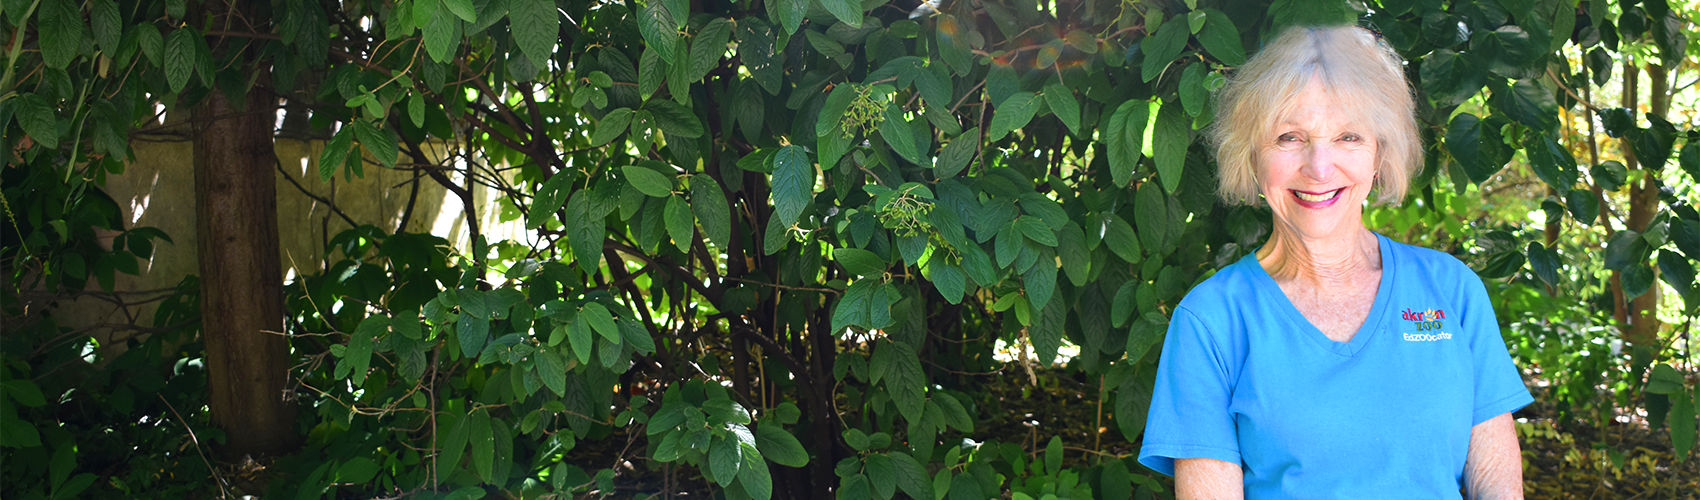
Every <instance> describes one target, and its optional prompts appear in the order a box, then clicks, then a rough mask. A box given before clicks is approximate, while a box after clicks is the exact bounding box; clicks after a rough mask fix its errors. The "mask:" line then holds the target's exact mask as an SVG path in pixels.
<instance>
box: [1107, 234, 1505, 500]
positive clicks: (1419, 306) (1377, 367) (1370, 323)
mask: <svg viewBox="0 0 1700 500" xmlns="http://www.w3.org/2000/svg"><path fill="white" fill-rule="evenodd" d="M1377 238H1378V239H1379V241H1380V242H1381V263H1382V268H1381V269H1382V271H1381V284H1380V288H1379V291H1378V292H1377V293H1376V297H1375V305H1374V306H1373V307H1372V308H1371V309H1370V313H1369V317H1368V318H1367V319H1365V320H1364V324H1363V326H1362V327H1361V328H1360V329H1359V330H1358V332H1357V334H1356V335H1355V336H1353V337H1352V339H1351V341H1350V342H1336V341H1333V340H1330V339H1329V338H1328V337H1326V336H1324V335H1323V334H1322V331H1321V330H1318V329H1317V328H1316V327H1315V326H1314V325H1312V324H1311V323H1310V322H1309V321H1308V320H1306V319H1305V318H1304V316H1303V315H1302V314H1300V313H1299V310H1298V309H1297V308H1295V307H1294V306H1293V304H1292V302H1290V301H1288V300H1287V296H1286V295H1285V294H1283V293H1282V292H1281V289H1280V287H1279V286H1278V285H1276V284H1275V280H1274V279H1273V278H1271V277H1270V276H1269V274H1268V273H1267V272H1265V271H1264V270H1263V266H1262V265H1261V264H1259V263H1258V261H1257V256H1256V254H1255V253H1253V254H1251V255H1246V256H1245V258H1243V259H1240V260H1239V262H1236V263H1234V264H1232V265H1230V266H1228V267H1225V268H1223V269H1222V270H1221V271H1219V272H1217V273H1216V275H1215V276H1212V277H1210V279H1207V280H1205V281H1204V282H1203V283H1201V284H1199V285H1198V286H1197V287H1196V288H1193V290H1192V291H1191V292H1189V293H1188V294H1187V296H1186V298H1185V299H1183V300H1182V301H1181V303H1180V305H1179V306H1178V307H1177V308H1176V309H1175V312H1174V315H1173V316H1174V317H1173V319H1172V320H1171V321H1170V323H1169V333H1168V337H1167V340H1166V341H1164V343H1163V357H1162V360H1161V362H1160V363H1159V364H1158V368H1157V382H1156V387H1155V395H1154V397H1153V398H1152V400H1151V412H1150V416H1149V418H1148V419H1147V423H1146V425H1145V443H1144V447H1143V448H1142V449H1141V450H1140V453H1139V462H1140V463H1142V464H1145V466H1147V467H1150V468H1152V469H1153V470H1156V471H1158V472H1162V473H1164V474H1169V475H1173V474H1174V473H1175V459H1177V458H1212V459H1216V460H1222V461H1225V462H1228V463H1237V464H1240V467H1241V469H1242V470H1243V471H1244V473H1245V493H1246V498H1249V499H1263V498H1426V499H1432V498H1459V493H1458V490H1459V488H1460V487H1461V486H1462V484H1463V478H1464V459H1465V456H1466V455H1467V453H1468V449H1469V444H1470V429H1471V427H1473V426H1474V425H1476V424H1478V423H1481V422H1483V421H1486V420H1487V419H1490V418H1493V417H1495V416H1499V415H1500V414H1503V413H1506V412H1510V411H1514V410H1516V409H1518V408H1522V407H1523V406H1524V405H1527V404H1529V403H1530V402H1532V401H1534V399H1533V398H1532V397H1530V396H1529V391H1528V389H1527V388H1525V387H1524V386H1523V380H1522V378H1521V377H1519V375H1518V372H1517V368H1516V366H1515V365H1513V364H1512V362H1511V356H1510V355H1509V354H1508V353H1507V352H1506V348H1505V342H1504V340H1502V339H1501V337H1500V333H1499V325H1498V322H1497V321H1496V320H1495V319H1494V314H1493V304H1492V303H1490V302H1489V300H1488V296H1487V289H1486V288H1485V287H1483V286H1482V281H1481V278H1478V277H1477V276H1476V274H1475V273H1474V272H1472V271H1471V270H1470V269H1469V267H1467V266H1465V265H1464V264H1463V263H1461V262H1459V261H1458V259H1455V258H1453V257H1452V256H1450V255H1447V254H1444V253H1441V252H1436V251H1433V250H1428V249H1424V248H1417V247H1413V246H1410V245H1405V244H1400V243H1395V242H1393V241H1392V240H1389V239H1387V238H1386V237H1383V236H1380V235H1377Z"/></svg>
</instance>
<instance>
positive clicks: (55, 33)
mask: <svg viewBox="0 0 1700 500" xmlns="http://www.w3.org/2000/svg"><path fill="white" fill-rule="evenodd" d="M38 8H39V10H38V11H37V14H36V15H37V16H39V17H38V19H39V21H38V24H37V25H36V26H37V28H38V29H39V30H38V31H37V34H38V36H40V37H41V41H40V44H39V46H40V48H41V59H42V61H43V62H46V63H47V67H49V68H53V69H65V68H66V67H67V66H70V65H71V60H72V59H75V58H76V57H77V51H78V49H79V48H80V47H82V46H83V39H84V38H88V36H89V33H88V25H87V24H84V23H83V14H82V12H81V10H82V7H81V2H75V1H73V0H42V1H41V4H40V6H39V7H38ZM21 35H22V33H17V34H15V35H14V36H21Z"/></svg>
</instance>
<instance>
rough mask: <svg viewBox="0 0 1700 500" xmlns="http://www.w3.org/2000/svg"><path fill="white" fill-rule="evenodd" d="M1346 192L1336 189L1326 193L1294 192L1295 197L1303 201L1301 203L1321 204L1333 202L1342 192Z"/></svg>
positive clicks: (1342, 189)
mask: <svg viewBox="0 0 1700 500" xmlns="http://www.w3.org/2000/svg"><path fill="white" fill-rule="evenodd" d="M1345 190H1346V188H1340V189H1335V190H1333V191H1324V192H1321V193H1307V192H1304V191H1299V190H1297V189H1294V190H1292V191H1293V195H1294V196H1298V197H1299V200H1301V201H1307V202H1311V203H1321V202H1324V201H1328V200H1331V199H1333V198H1335V197H1337V196H1340V192H1341V191H1345Z"/></svg>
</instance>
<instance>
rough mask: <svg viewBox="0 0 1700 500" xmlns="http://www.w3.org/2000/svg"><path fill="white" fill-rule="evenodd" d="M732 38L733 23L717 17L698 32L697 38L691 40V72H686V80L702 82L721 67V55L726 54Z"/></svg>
mask: <svg viewBox="0 0 1700 500" xmlns="http://www.w3.org/2000/svg"><path fill="white" fill-rule="evenodd" d="M731 37H732V21H731V20H730V19H727V18H724V17H717V18H714V20H712V21H709V22H708V24H705V25H703V27H702V30H701V31H698V32H697V35H696V38H694V39H692V40H691V51H690V59H689V66H688V67H689V68H690V71H688V72H686V75H687V77H686V79H687V80H690V81H697V80H701V79H702V78H703V77H704V76H707V75H708V72H709V71H712V70H713V69H714V68H715V66H718V65H720V55H721V54H724V53H725V52H726V41H727V40H728V39H730V38H731Z"/></svg>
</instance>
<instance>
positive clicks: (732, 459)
mask: <svg viewBox="0 0 1700 500" xmlns="http://www.w3.org/2000/svg"><path fill="white" fill-rule="evenodd" d="M739 448H740V447H739V446H738V440H736V439H723V440H716V441H714V442H713V443H711V444H709V445H708V465H709V470H710V471H711V472H712V473H713V479H714V482H715V483H719V484H720V485H721V486H726V485H729V484H732V480H733V479H734V478H737V477H738V469H739V468H740V466H742V465H743V463H744V456H743V453H741V451H742V450H740V449H739ZM764 465H765V464H764Z"/></svg>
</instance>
